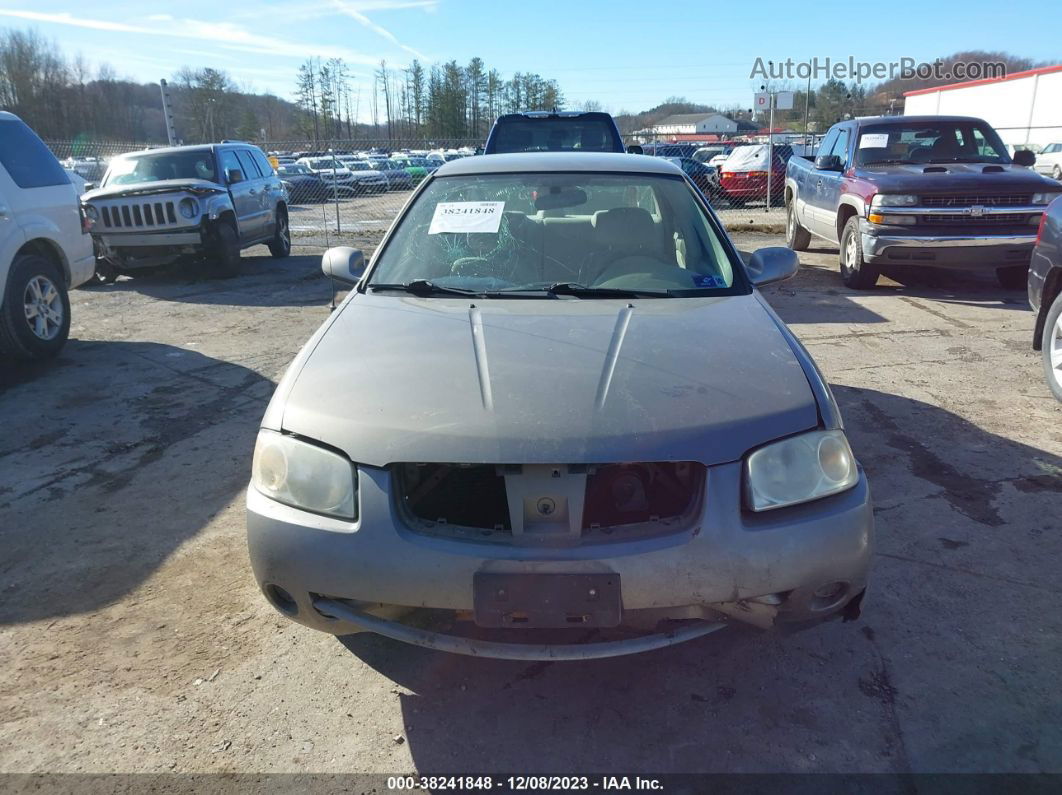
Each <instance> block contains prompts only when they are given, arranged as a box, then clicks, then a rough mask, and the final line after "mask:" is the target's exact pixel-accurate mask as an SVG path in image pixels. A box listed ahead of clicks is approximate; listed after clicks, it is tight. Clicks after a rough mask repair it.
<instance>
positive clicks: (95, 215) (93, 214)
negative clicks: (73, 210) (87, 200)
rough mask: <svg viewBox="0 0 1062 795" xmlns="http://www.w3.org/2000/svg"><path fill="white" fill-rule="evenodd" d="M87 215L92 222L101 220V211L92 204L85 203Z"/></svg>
mask: <svg viewBox="0 0 1062 795" xmlns="http://www.w3.org/2000/svg"><path fill="white" fill-rule="evenodd" d="M85 215H86V216H87V217H88V219H89V220H90V221H92V223H96V221H98V220H100V211H99V210H97V209H96V208H95V207H93V206H92V205H91V204H86V205H85Z"/></svg>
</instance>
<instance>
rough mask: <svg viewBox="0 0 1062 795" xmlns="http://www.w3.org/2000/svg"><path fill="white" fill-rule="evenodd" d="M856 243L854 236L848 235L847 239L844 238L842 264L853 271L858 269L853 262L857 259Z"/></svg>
mask: <svg viewBox="0 0 1062 795" xmlns="http://www.w3.org/2000/svg"><path fill="white" fill-rule="evenodd" d="M856 245H857V242H856V236H855V235H849V236H848V240H846V241H845V244H844V262H843V263H842V264H843V265H844V266H845V268H846V269H847V270H850V271H852V272H853V273H854V272H855V271H857V270H858V269H859V268H858V266H857V265H856V264H855V263H857V262H858V261H859V259H858V253H859V252H858V250H857V249H856Z"/></svg>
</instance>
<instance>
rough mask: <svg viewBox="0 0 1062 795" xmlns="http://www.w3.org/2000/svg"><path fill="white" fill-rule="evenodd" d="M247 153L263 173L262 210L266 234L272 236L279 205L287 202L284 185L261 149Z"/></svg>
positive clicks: (249, 150)
mask: <svg viewBox="0 0 1062 795" xmlns="http://www.w3.org/2000/svg"><path fill="white" fill-rule="evenodd" d="M247 151H248V152H249V153H250V155H251V157H252V158H254V162H255V163H256V164H257V165H258V169H259V171H261V172H262V209H263V210H264V212H265V217H264V223H263V229H264V233H265V234H267V235H272V234H273V231H274V229H275V227H276V222H277V213H276V208H277V205H278V204H279V203H280V202H282V201H284V200H285V196H284V183H283V182H281V180H280V177H279V176H278V175H277V172H276V171H275V170H274V169H273V166H272V165H271V164H270V162H269V160H267V159H266V156H265V153H264V152H262V150H261V149H248V150H247Z"/></svg>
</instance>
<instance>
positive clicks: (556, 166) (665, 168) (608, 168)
mask: <svg viewBox="0 0 1062 795" xmlns="http://www.w3.org/2000/svg"><path fill="white" fill-rule="evenodd" d="M522 171H599V172H625V173H633V174H670V175H673V174H680V175H681V174H682V170H681V169H680V168H679V167H678V166H676V165H675V164H674V163H669V162H668V161H666V160H665V159H664V158H661V157H648V156H646V155H627V154H619V153H617V152H586V153H583V152H514V153H511V154H501V155H479V156H477V157H462V158H459V159H457V160H451V161H450V162H449V163H447V164H446V165H444V166H442V168H440V169H439V170H438V171H436V172H435V174H436V176H439V177H452V176H459V175H465V174H511V173H519V172H522Z"/></svg>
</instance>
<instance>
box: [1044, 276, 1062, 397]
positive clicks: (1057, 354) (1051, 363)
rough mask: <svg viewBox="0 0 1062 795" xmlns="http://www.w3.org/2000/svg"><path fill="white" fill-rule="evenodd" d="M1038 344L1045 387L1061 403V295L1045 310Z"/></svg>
mask: <svg viewBox="0 0 1062 795" xmlns="http://www.w3.org/2000/svg"><path fill="white" fill-rule="evenodd" d="M1040 343H1041V345H1040V353H1041V355H1042V356H1043V362H1044V376H1045V377H1046V378H1047V387H1048V388H1049V389H1050V390H1051V394H1053V395H1054V396H1055V399H1056V400H1058V401H1060V402H1062V293H1059V294H1058V295H1056V296H1055V300H1054V301H1053V302H1052V304H1051V308H1050V309H1048V310H1047V318H1046V319H1045V321H1044V331H1043V335H1042V336H1041V337H1040Z"/></svg>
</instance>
